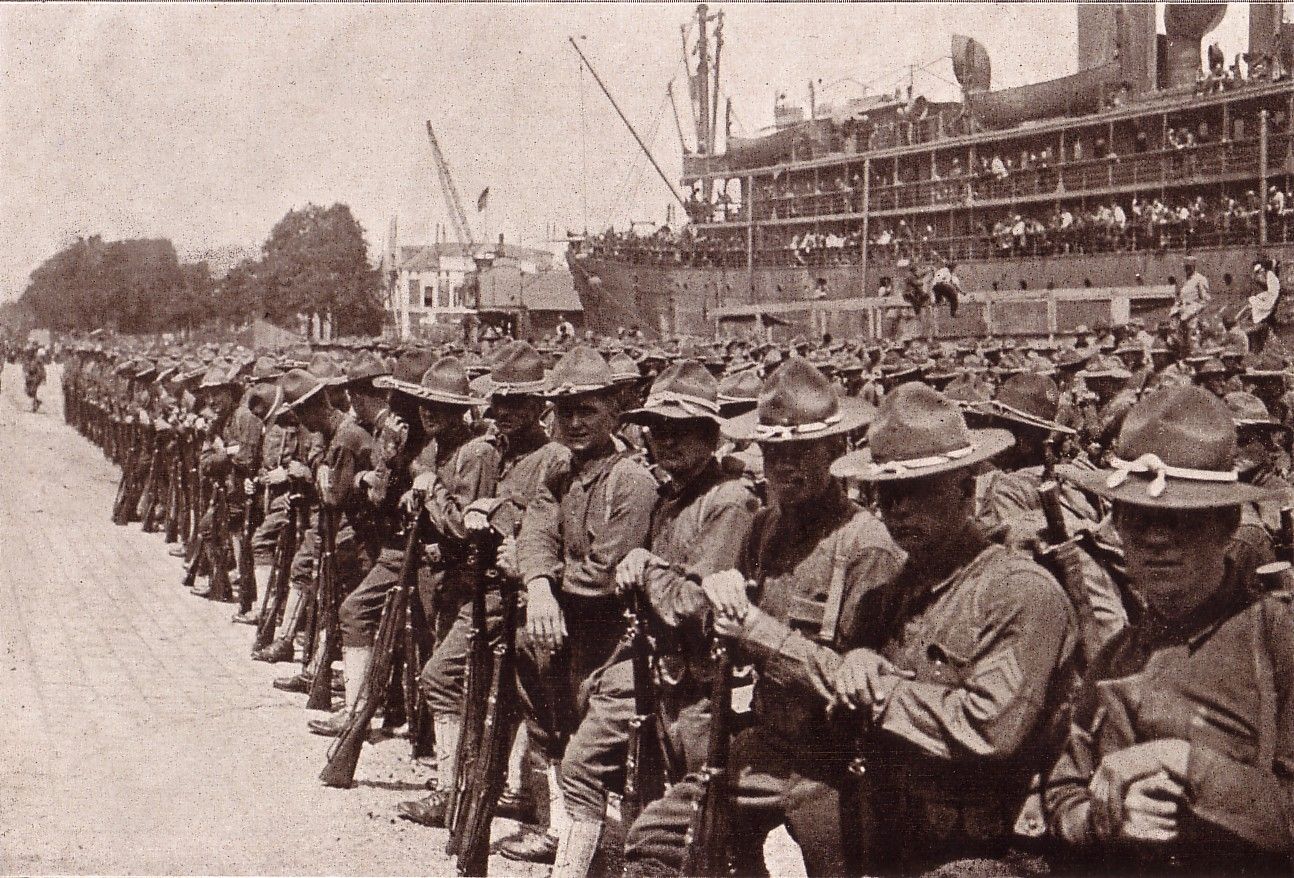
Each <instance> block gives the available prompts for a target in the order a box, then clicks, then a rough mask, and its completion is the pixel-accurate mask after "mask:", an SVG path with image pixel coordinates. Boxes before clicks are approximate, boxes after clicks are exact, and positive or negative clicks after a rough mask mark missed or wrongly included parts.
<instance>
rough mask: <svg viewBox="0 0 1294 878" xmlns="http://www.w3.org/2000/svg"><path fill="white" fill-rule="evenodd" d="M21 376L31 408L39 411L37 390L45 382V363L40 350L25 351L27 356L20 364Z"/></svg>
mask: <svg viewBox="0 0 1294 878" xmlns="http://www.w3.org/2000/svg"><path fill="white" fill-rule="evenodd" d="M22 377H23V381H24V383H25V384H26V389H27V395H28V396H29V397H31V410H32V411H34V412H38V411H40V397H39V396H38V395H37V392H38V391H39V390H40V386H41V385H42V384H44V383H45V363H44V362H43V361H42V358H41V355H40V352H39V351H37V350H36V349H35V348H30V349H28V351H27V356H26V358H25V359H24V361H23V365H22Z"/></svg>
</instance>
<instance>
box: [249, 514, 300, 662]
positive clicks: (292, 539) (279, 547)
mask: <svg viewBox="0 0 1294 878" xmlns="http://www.w3.org/2000/svg"><path fill="white" fill-rule="evenodd" d="M300 503H301V495H300V494H289V495H288V520H287V523H286V524H284V525H283V529H282V530H281V531H279V538H278V541H277V542H276V543H275V545H274V565H273V566H272V567H271V568H270V581H269V582H267V583H266V584H265V604H264V605H263V606H262V607H261V619H260V622H259V623H257V626H256V637H255V638H254V639H253V640H252V652H256V651H257V650H260V649H264V648H265V647H267V646H269V645H270V641H272V640H273V639H274V629H275V628H276V627H277V626H278V624H279V617H280V616H282V615H283V609H284V605H285V604H286V603H287V599H288V583H289V580H290V579H291V574H292V556H293V555H295V554H296V551H297V528H298V527H299V526H300V525H299V523H298V519H299V518H300V514H301V513H300V508H299V507H300Z"/></svg>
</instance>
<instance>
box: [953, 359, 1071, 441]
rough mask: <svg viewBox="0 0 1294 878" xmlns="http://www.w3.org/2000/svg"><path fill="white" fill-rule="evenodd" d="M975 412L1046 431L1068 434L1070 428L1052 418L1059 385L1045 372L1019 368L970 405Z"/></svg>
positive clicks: (1056, 403) (1057, 398)
mask: <svg viewBox="0 0 1294 878" xmlns="http://www.w3.org/2000/svg"><path fill="white" fill-rule="evenodd" d="M971 411H972V412H974V413H975V414H977V415H980V416H982V417H986V418H994V419H997V420H1001V421H1008V422H1010V423H1012V424H1021V425H1023V426H1025V427H1033V428H1034V429H1037V430H1046V431H1047V432H1049V433H1064V434H1066V435H1069V436H1072V435H1073V434H1074V431H1073V430H1071V429H1070V428H1069V427H1066V426H1065V425H1064V424H1061V423H1058V422H1057V421H1056V413H1057V412H1058V411H1060V389H1059V388H1057V387H1056V382H1055V381H1052V380H1051V379H1050V378H1048V377H1047V376H1046V375H1038V374H1036V373H1030V372H1022V373H1020V374H1019V375H1013V376H1012V377H1011V378H1009V379H1008V380H1007V381H1005V382H1003V384H1002V386H1001V387H999V388H998V391H997V396H996V397H995V398H994V399H991V400H989V401H988V402H985V403H980V404H979V405H976V406H974V407H973V408H972V409H971Z"/></svg>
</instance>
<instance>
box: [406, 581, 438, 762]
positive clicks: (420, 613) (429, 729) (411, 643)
mask: <svg viewBox="0 0 1294 878" xmlns="http://www.w3.org/2000/svg"><path fill="white" fill-rule="evenodd" d="M403 622H404V631H403V634H402V636H401V638H400V646H401V652H402V653H403V663H404V664H403V667H402V668H401V672H402V674H403V677H402V680H401V683H402V686H401V688H402V689H403V690H404V712H405V716H406V717H407V719H408V723H409V755H410V756H411V757H412V758H414V759H421V758H423V757H425V756H429V755H431V754H433V753H434V752H435V744H436V738H435V726H434V724H433V723H432V721H431V711H430V710H429V709H428V707H427V705H426V703H424V702H423V700H422V696H421V693H420V691H419V689H418V672H419V671H420V670H421V668H422V665H423V661H424V658H425V657H426V656H429V655H431V653H432V651H433V649H434V647H435V643H434V636H435V635H434V632H433V629H432V626H431V624H430V623H429V621H428V619H427V614H426V611H425V610H424V609H423V606H422V601H421V600H416V601H409V605H408V607H407V608H406V609H405V613H404V619H403Z"/></svg>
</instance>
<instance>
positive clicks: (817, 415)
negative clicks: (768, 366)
mask: <svg viewBox="0 0 1294 878" xmlns="http://www.w3.org/2000/svg"><path fill="white" fill-rule="evenodd" d="M875 414H876V408H875V407H874V406H872V405H869V404H867V403H865V402H863V401H862V400H860V399H857V398H856V397H844V398H841V396H840V394H839V392H838V391H837V389H836V386H835V385H834V384H833V383H832V382H831V381H830V379H828V378H827V376H825V375H823V374H822V373H821V372H819V371H818V370H817V369H815V368H814V367H813V365H812V364H810V363H809V361H808V360H805V359H804V358H803V357H799V356H792V357H790V358H788V359H787V360H786V361H785V362H784V363H782V365H781V366H779V367H778V369H777V371H776V372H774V373H773V374H772V375H770V376H769V377H768V378H767V379H765V381H764V384H763V386H762V387H761V388H760V391H759V400H758V402H757V404H756V406H755V410H754V411H752V412H747V413H746V414H744V415H739V416H737V417H735V418H730V419H729V420H727V421H725V422H724V424H723V434H724V435H725V436H727V437H728V438H729V439H733V440H737V441H752V440H753V441H757V442H770V443H772V442H803V441H808V440H812V439H821V438H823V437H825V436H835V435H838V434H843V433H850V432H853V431H854V430H857V429H859V428H860V427H865V426H867V425H868V424H869V423H871V421H872V417H873V416H874V415H875Z"/></svg>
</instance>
